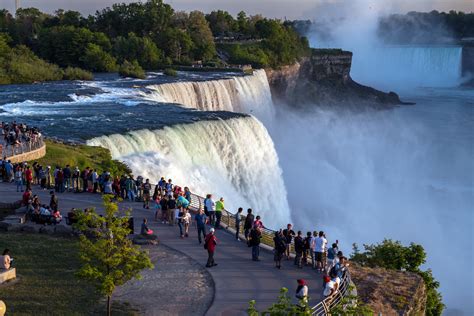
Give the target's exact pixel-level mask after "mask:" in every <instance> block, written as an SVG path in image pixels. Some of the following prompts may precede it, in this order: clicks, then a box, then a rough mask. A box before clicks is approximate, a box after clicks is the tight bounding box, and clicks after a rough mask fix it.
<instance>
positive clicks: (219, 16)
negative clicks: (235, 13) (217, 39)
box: [206, 10, 238, 36]
mask: <svg viewBox="0 0 474 316" xmlns="http://www.w3.org/2000/svg"><path fill="white" fill-rule="evenodd" d="M206 20H207V21H208V22H209V27H210V28H211V30H212V34H213V35H214V36H224V35H228V34H229V33H232V32H235V31H236V30H237V27H238V26H237V22H236V21H235V20H234V18H233V17H232V15H230V13H229V12H227V11H222V10H218V11H212V12H211V13H209V14H207V15H206Z"/></svg>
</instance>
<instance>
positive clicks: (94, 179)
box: [91, 169, 99, 193]
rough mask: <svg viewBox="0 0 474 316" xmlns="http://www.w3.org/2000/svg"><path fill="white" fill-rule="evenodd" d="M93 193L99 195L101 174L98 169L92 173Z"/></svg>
mask: <svg viewBox="0 0 474 316" xmlns="http://www.w3.org/2000/svg"><path fill="white" fill-rule="evenodd" d="M91 177H92V193H97V191H98V189H99V174H98V173H97V169H94V171H92V175H91Z"/></svg>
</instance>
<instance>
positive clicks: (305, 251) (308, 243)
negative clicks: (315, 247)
mask: <svg viewBox="0 0 474 316" xmlns="http://www.w3.org/2000/svg"><path fill="white" fill-rule="evenodd" d="M312 242H313V237H312V236H311V232H307V233H306V237H305V239H304V249H303V263H304V264H305V265H307V264H308V257H309V256H311V258H313V257H314V256H313V253H312V252H311V251H310V250H311V244H312ZM313 261H314V260H313Z"/></svg>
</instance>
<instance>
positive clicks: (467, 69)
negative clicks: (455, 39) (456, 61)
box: [462, 46, 474, 76]
mask: <svg viewBox="0 0 474 316" xmlns="http://www.w3.org/2000/svg"><path fill="white" fill-rule="evenodd" d="M462 74H463V76H467V75H471V76H474V46H465V47H463V49H462Z"/></svg>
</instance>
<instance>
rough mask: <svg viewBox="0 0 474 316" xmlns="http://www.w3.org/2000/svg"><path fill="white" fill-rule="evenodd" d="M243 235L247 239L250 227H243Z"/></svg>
mask: <svg viewBox="0 0 474 316" xmlns="http://www.w3.org/2000/svg"><path fill="white" fill-rule="evenodd" d="M244 235H245V239H249V235H250V228H245V229H244Z"/></svg>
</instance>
